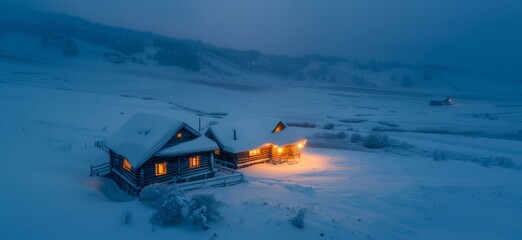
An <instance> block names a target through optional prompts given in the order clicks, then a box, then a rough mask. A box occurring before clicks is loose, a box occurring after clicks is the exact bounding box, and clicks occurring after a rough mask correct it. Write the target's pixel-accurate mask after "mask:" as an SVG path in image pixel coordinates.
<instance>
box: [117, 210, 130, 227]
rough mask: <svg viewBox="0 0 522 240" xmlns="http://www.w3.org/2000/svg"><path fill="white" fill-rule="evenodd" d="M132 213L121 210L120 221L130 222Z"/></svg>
mask: <svg viewBox="0 0 522 240" xmlns="http://www.w3.org/2000/svg"><path fill="white" fill-rule="evenodd" d="M132 215H133V214H132V212H130V211H127V210H125V211H122V212H121V216H120V218H121V221H122V222H123V223H125V224H129V223H131V222H132Z"/></svg>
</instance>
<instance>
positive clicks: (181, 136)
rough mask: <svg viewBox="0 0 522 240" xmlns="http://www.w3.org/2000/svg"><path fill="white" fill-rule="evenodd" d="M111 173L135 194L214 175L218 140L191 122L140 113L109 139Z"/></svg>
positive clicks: (110, 175)
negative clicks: (151, 186) (157, 185)
mask: <svg viewBox="0 0 522 240" xmlns="http://www.w3.org/2000/svg"><path fill="white" fill-rule="evenodd" d="M105 145H106V147H107V148H108V150H109V151H108V152H109V158H110V172H109V177H110V178H112V179H113V180H114V181H115V182H116V183H117V184H118V186H119V187H120V188H121V189H123V190H124V191H126V192H128V193H129V194H131V195H138V194H139V192H140V191H141V189H143V188H144V187H145V186H147V185H149V184H153V183H159V182H167V181H169V182H174V183H175V182H182V181H183V182H186V181H192V180H199V179H203V178H205V179H206V178H209V177H213V176H214V174H215V171H216V170H215V168H214V150H216V149H218V146H217V144H216V143H215V142H214V141H212V140H210V139H209V138H207V137H205V136H203V135H201V134H200V133H199V132H197V131H196V130H194V129H193V128H191V127H190V126H188V125H187V124H185V123H183V122H181V121H179V120H175V119H171V118H168V117H163V116H157V115H151V114H141V113H139V114H136V115H134V116H133V117H132V118H131V119H130V120H128V121H127V122H126V123H125V124H124V125H123V126H122V127H121V128H119V129H118V130H117V131H116V132H115V133H114V134H113V135H112V136H111V137H109V138H108V139H107V140H106V143H105Z"/></svg>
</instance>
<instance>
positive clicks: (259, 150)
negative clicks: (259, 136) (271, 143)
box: [248, 148, 261, 156]
mask: <svg viewBox="0 0 522 240" xmlns="http://www.w3.org/2000/svg"><path fill="white" fill-rule="evenodd" d="M259 154H261V149H259V148H258V149H252V150H250V151H248V156H256V155H259Z"/></svg>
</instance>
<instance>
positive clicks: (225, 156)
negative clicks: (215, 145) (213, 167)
mask: <svg viewBox="0 0 522 240" xmlns="http://www.w3.org/2000/svg"><path fill="white" fill-rule="evenodd" d="M214 157H215V158H216V159H218V160H221V161H225V162H229V163H230V164H231V165H232V166H234V168H237V154H235V153H231V152H227V151H223V149H219V154H215V155H214Z"/></svg>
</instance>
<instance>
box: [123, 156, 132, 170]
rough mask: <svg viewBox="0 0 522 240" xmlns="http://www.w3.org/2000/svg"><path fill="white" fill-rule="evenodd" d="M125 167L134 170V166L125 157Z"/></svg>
mask: <svg viewBox="0 0 522 240" xmlns="http://www.w3.org/2000/svg"><path fill="white" fill-rule="evenodd" d="M123 168H125V169H126V170H127V171H130V170H132V166H131V164H130V162H129V160H127V159H126V158H124V159H123Z"/></svg>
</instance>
